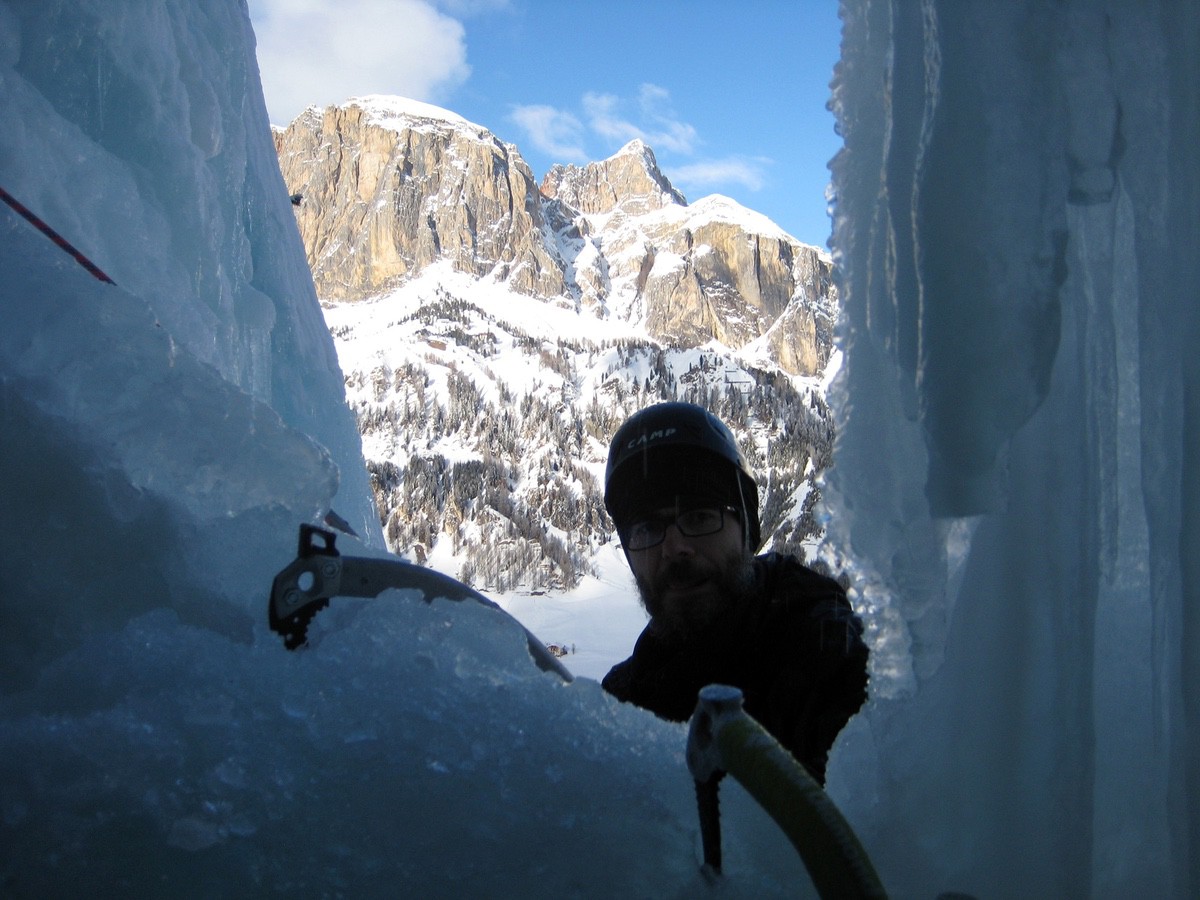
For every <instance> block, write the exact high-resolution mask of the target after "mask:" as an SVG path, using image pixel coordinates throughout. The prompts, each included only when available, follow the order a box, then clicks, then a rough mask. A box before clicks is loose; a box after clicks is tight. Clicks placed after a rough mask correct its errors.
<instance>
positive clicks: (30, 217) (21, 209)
mask: <svg viewBox="0 0 1200 900" xmlns="http://www.w3.org/2000/svg"><path fill="white" fill-rule="evenodd" d="M0 200H3V201H4V202H5V203H7V204H8V205H9V206H11V207H12V208H13V209H14V210H16V211H17V213H18V214H20V216H21V217H22V218H24V219H25V220H26V221H28V222H29V224H30V225H32V226H33V227H34V228H36V229H37V230H38V231H40V232H41V233H42V234H44V235H45V236H46V237H48V238H50V240H52V241H54V243H56V244H58V246H59V247H61V248H62V249H63V250H65V251H66V252H67V253H69V254H70V255H71V256H72V257H73V258H74V260H75V262H77V263H79V264H80V265H81V266H83V267H84V268H85V269H87V270H88V271H89V272H91V273H92V275H93V276H95V277H96V278H98V279H99V280H100V281H104V282H107V283H108V284H116V282H115V281H113V280H112V279H111V278H109V277H108V276H107V275H105V274H104V273H103V272H102V271H100V267H99V266H97V265H96V264H95V263H94V262H92V261H91V260H90V259H88V258H87V257H86V256H84V255H83V254H82V253H80V252H79V251H78V250H76V249H75V248H74V247H73V246H72V245H71V243H70V242H69V241H68V240H67V239H66V238H65V237H63V236H62V235H61V234H59V233H58V232H57V231H55V230H54V229H53V228H51V227H50V226H49V225H47V224H46V223H45V222H43V221H42V220H41V219H39V218H38V217H37V216H36V215H34V214H33V213H32V212H31V211H30V210H29V208H28V207H26V206H25V205H24V204H23V203H21V202H20V201H19V200H17V198H16V197H14V196H13V195H12V194H10V193H9V192H8V191H6V190H5V189H4V188H2V187H0Z"/></svg>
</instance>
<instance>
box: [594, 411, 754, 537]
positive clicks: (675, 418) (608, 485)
mask: <svg viewBox="0 0 1200 900" xmlns="http://www.w3.org/2000/svg"><path fill="white" fill-rule="evenodd" d="M688 494H696V495H701V496H716V497H719V498H721V499H722V500H723V501H724V502H727V503H728V504H729V505H730V506H733V507H735V508H737V509H739V510H741V512H742V520H743V524H744V526H745V535H746V539H747V541H748V545H749V547H750V550H751V551H752V552H753V551H755V550H757V549H758V545H759V542H760V539H761V538H760V533H759V532H760V526H759V521H758V485H757V484H756V483H755V481H754V474H753V472H751V470H750V465H749V463H747V462H746V457H745V456H743V455H742V451H741V450H740V449H739V448H738V445H737V440H736V439H735V438H734V436H733V432H731V431H730V430H729V428H728V427H727V426H726V425H725V423H724V422H722V421H721V420H720V419H718V418H717V417H716V416H714V415H713V414H712V413H711V412H709V411H708V410H707V409H705V408H704V407H702V406H697V405H695V404H694V403H680V402H671V403H659V404H656V405H654V406H649V407H647V408H646V409H643V410H641V411H640V412H637V413H634V415H632V416H630V417H629V419H628V420H627V421H626V422H625V424H624V425H622V426H621V427H620V428H618V429H617V433H616V434H615V435H613V439H612V444H611V445H609V448H608V465H607V467H606V468H605V471H604V507H605V509H607V510H608V514H609V515H610V516H611V517H612V520H613V522H615V523H616V525H617V528H618V529H621V528H623V527H624V525H625V524H627V523H628V522H629V521H630V519H631V517H632V516H635V515H637V514H639V513H641V512H643V511H647V510H648V509H649V508H650V507H653V506H655V505H659V503H660V501H662V500H664V499H665V498H670V497H675V496H685V495H688ZM668 502H669V501H668Z"/></svg>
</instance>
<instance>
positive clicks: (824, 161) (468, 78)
mask: <svg viewBox="0 0 1200 900" xmlns="http://www.w3.org/2000/svg"><path fill="white" fill-rule="evenodd" d="M249 5H250V14H251V18H252V20H253V22H254V27H255V33H256V35H257V38H258V59H259V68H260V70H261V72H262V78H263V89H264V92H265V94H266V99H267V107H268V110H269V111H270V114H271V120H272V121H273V122H274V123H275V124H279V125H284V124H287V122H289V121H290V120H291V119H292V118H294V117H295V116H296V115H297V114H298V113H299V112H300V111H301V110H302V109H303V108H304V107H305V106H308V105H310V104H314V103H315V104H320V105H327V104H333V103H338V102H341V101H342V100H345V99H346V98H348V97H351V96H355V95H361V94H399V95H401V96H405V97H410V98H412V99H415V100H423V101H425V102H427V103H434V104H437V105H438V106H442V107H445V108H446V109H450V110H453V111H454V112H456V113H458V114H460V115H462V116H464V117H466V118H467V119H470V120H471V121H473V122H476V123H478V124H480V125H483V126H485V127H487V128H489V129H490V130H491V131H493V132H495V133H496V134H497V135H498V136H499V137H500V138H501V139H502V140H505V141H509V142H511V143H513V144H516V145H517V147H518V149H519V150H520V151H521V155H522V156H523V157H524V158H525V160H526V161H527V162H528V163H529V165H530V167H531V168H532V169H533V171H534V174H535V176H536V177H538V178H539V179H540V178H541V176H542V175H543V174H545V172H546V170H547V169H549V167H550V166H551V165H553V164H554V163H576V164H582V163H585V162H588V161H591V160H599V159H604V158H606V157H608V156H610V155H612V154H613V153H614V152H616V151H617V150H618V149H620V147H621V146H622V145H623V144H625V143H626V142H627V141H629V140H630V139H632V138H634V137H640V138H642V139H643V140H645V141H646V143H647V144H649V145H650V146H651V147H652V148H653V149H654V152H655V155H656V157H657V158H658V162H659V166H660V168H662V170H663V172H665V173H666V175H667V177H668V178H669V179H670V180H671V182H672V183H673V184H674V185H675V186H676V187H677V188H679V189H680V190H681V191H683V193H684V194H685V195H686V196H687V198H688V200H689V201H691V200H696V199H698V198H700V197H702V196H705V195H706V194H714V193H716V194H725V195H727V196H730V197H733V198H734V199H735V200H737V201H738V202H739V203H741V204H743V205H744V206H747V207H749V208H751V209H753V210H756V211H758V212H761V213H763V214H764V215H766V216H768V217H769V218H771V219H772V220H774V221H775V222H776V223H778V224H779V225H780V226H781V227H782V228H784V229H785V230H786V231H788V232H789V233H791V234H792V235H794V236H795V237H797V238H798V239H800V240H801V241H805V242H807V243H811V244H817V245H819V246H825V243H826V241H827V239H828V237H829V217H828V215H827V213H826V202H825V187H826V185H827V183H828V181H829V170H828V162H829V160H830V158H832V156H833V155H834V153H836V152H837V149H838V147H839V141H838V138H837V135H836V134H835V133H834V122H833V115H832V114H831V113H830V112H829V111H828V110H827V109H826V108H825V104H826V102H827V101H828V99H829V82H830V79H831V78H832V75H833V65H834V63H835V62H836V60H837V57H838V47H839V41H840V33H841V23H840V21H839V20H838V17H837V0H790V2H789V0H740V2H739V0H691V2H685V0H603V2H601V0H595V2H591V0H589V2H583V0H574V2H572V0H249Z"/></svg>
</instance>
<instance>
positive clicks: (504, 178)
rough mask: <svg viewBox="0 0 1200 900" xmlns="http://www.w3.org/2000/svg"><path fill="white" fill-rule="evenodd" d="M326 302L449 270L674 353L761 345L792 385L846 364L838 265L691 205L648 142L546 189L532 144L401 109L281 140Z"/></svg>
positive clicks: (560, 172) (328, 122)
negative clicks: (838, 345) (623, 323)
mask: <svg viewBox="0 0 1200 900" xmlns="http://www.w3.org/2000/svg"><path fill="white" fill-rule="evenodd" d="M276 148H277V150H278V152H279V160H280V168H281V169H282V171H283V175H284V178H285V181H286V182H287V184H288V188H289V190H291V191H293V192H296V193H299V194H301V195H302V196H303V202H302V204H301V205H300V206H299V207H298V208H297V222H298V224H299V227H300V233H301V235H302V238H303V241H304V246H305V250H306V252H307V254H308V259H309V263H310V265H311V266H312V269H313V277H314V280H315V281H316V285H317V293H318V295H319V296H321V297H322V298H323V299H328V300H354V299H360V298H364V297H369V296H377V295H379V294H381V293H384V292H386V291H387V290H389V289H390V288H392V287H394V286H395V285H397V284H399V283H401V282H402V281H404V280H405V279H407V278H409V277H412V276H413V275H415V274H416V273H418V272H420V271H421V270H422V269H423V268H425V267H426V266H428V265H430V264H432V263H434V262H438V261H443V260H446V261H449V262H450V263H451V264H452V265H453V266H454V268H456V269H457V270H459V271H462V272H467V273H470V274H473V275H476V276H478V277H480V278H485V277H486V278H492V279H495V280H497V281H500V282H503V283H505V284H507V285H508V286H509V287H511V288H513V289H514V290H517V291H520V292H522V293H526V294H530V295H534V296H538V297H542V298H545V299H546V300H547V301H549V302H555V303H560V304H573V305H574V306H575V307H576V308H577V309H579V310H580V312H581V313H583V314H593V315H598V316H610V315H615V316H619V317H621V318H622V319H626V320H628V321H631V322H639V323H642V324H643V325H644V327H645V328H646V330H647V332H648V333H649V334H650V335H652V336H654V337H655V338H657V339H659V340H662V341H664V342H667V343H673V344H676V345H683V346H699V345H702V344H704V343H707V342H708V341H710V340H714V339H715V340H717V341H720V342H721V343H722V344H725V345H726V346H728V347H730V348H731V349H739V348H742V347H744V346H746V345H747V344H750V343H752V342H754V341H759V340H761V341H762V342H763V344H764V346H765V348H766V350H767V352H769V354H770V355H771V356H772V358H774V359H775V360H776V361H777V362H778V363H779V365H780V366H781V367H782V368H784V369H785V370H786V371H789V372H792V373H793V374H806V375H813V374H817V373H819V372H820V371H822V370H823V368H824V366H825V364H826V363H827V361H828V358H829V352H830V348H831V346H832V340H831V323H832V319H833V314H834V306H835V303H836V297H835V293H834V291H835V289H834V287H833V283H832V266H831V263H830V261H829V259H828V258H827V257H826V256H825V255H824V254H823V253H822V252H821V251H819V250H818V249H817V248H814V247H810V246H807V245H804V244H801V243H800V242H798V241H797V240H795V239H794V238H792V237H791V236H790V235H788V234H786V233H785V232H783V231H782V230H781V229H779V228H778V226H776V225H774V224H773V223H772V222H771V221H770V220H768V219H767V218H765V217H764V216H761V215H759V214H757V213H754V212H752V211H750V210H748V209H746V208H745V207H742V206H740V205H739V204H737V203H735V202H734V201H733V200H730V199H728V198H726V197H720V196H710V197H705V198H702V199H701V200H699V201H697V202H695V203H693V204H690V205H689V204H688V202H687V200H686V199H685V198H684V196H683V195H682V194H681V193H680V192H679V191H677V190H676V189H675V188H674V187H673V186H672V185H671V183H670V181H669V180H668V179H667V177H666V176H665V175H664V174H663V173H662V172H661V171H660V170H659V168H658V164H657V161H656V160H655V157H654V153H653V151H652V150H651V149H650V148H649V147H647V146H646V145H645V144H644V143H643V142H641V141H636V140H635V141H632V142H630V143H629V144H627V145H626V146H625V147H623V148H622V149H621V150H620V151H618V152H617V153H616V154H614V155H613V156H612V157H610V158H609V159H606V160H603V161H601V162H593V163H589V164H587V165H585V166H560V165H556V166H554V167H553V168H552V169H551V170H550V171H549V172H548V173H547V174H546V176H545V178H544V179H543V180H542V183H541V186H540V188H539V187H538V186H537V185H536V184H535V182H534V179H533V175H532V172H531V171H530V169H529V166H528V165H527V164H526V163H525V161H524V160H523V159H522V158H521V156H520V154H519V152H518V151H517V149H516V147H514V146H513V145H511V144H506V143H504V142H502V141H500V140H499V139H498V138H497V137H496V136H495V135H493V134H492V133H491V132H490V131H488V130H487V129H485V128H483V127H481V126H479V125H475V124H472V123H470V122H468V121H466V120H465V119H462V118H461V117H459V116H457V115H455V114H454V113H450V112H447V111H445V110H441V109H438V108H436V107H431V106H428V105H426V104H421V103H415V102H413V101H408V100H402V99H399V98H389V97H368V98H363V99H360V100H352V101H349V102H347V103H346V104H343V105H341V106H337V107H331V108H329V109H324V110H320V109H316V108H310V109H309V110H307V111H305V113H303V114H302V115H301V116H300V117H299V118H297V119H296V120H295V121H294V122H292V123H291V125H290V126H288V128H287V129H286V130H281V131H278V132H277V133H276Z"/></svg>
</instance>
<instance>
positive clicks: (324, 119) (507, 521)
mask: <svg viewBox="0 0 1200 900" xmlns="http://www.w3.org/2000/svg"><path fill="white" fill-rule="evenodd" d="M276 147H277V150H278V151H279V154H280V162H281V167H282V169H283V171H284V174H285V178H286V180H287V181H288V184H289V188H290V189H292V190H295V191H296V192H297V193H300V194H301V195H302V197H303V202H302V204H301V205H300V206H299V207H298V209H297V220H298V223H299V225H300V230H301V235H302V238H303V241H304V244H305V247H306V248H307V253H308V257H309V261H310V264H311V265H312V267H313V273H314V280H315V282H316V284H317V286H318V290H319V291H320V292H322V294H323V305H324V307H325V313H326V320H327V321H328V323H329V325H330V328H331V331H332V333H333V335H334V337H335V340H336V342H337V344H338V348H339V351H338V352H339V358H340V361H341V364H342V368H343V370H344V371H345V373H346V381H347V393H348V396H349V399H350V402H351V405H352V407H353V408H354V410H355V412H356V414H357V416H358V421H359V426H360V431H361V432H362V434H363V438H364V452H365V454H366V457H367V459H368V466H369V469H370V472H371V476H372V480H373V485H374V487H375V496H376V501H377V503H378V505H379V507H380V512H381V518H382V520H383V522H384V525H385V533H386V537H387V540H388V543H389V546H390V547H391V548H392V549H393V550H395V551H397V552H400V553H403V554H406V555H409V556H411V557H413V558H415V559H417V560H419V561H422V562H426V561H429V560H430V559H431V558H432V559H435V560H436V565H437V566H438V567H439V568H442V569H443V570H446V571H450V572H451V573H453V574H456V575H457V576H458V577H460V578H461V579H463V580H465V581H467V582H469V583H472V584H475V585H477V586H479V587H482V588H485V589H488V590H491V591H499V592H506V591H511V590H513V589H516V588H524V589H533V590H542V589H547V588H550V589H563V588H573V587H575V586H576V585H577V584H578V582H579V580H580V578H581V576H583V575H586V574H588V573H594V572H595V570H596V563H595V557H596V554H597V553H598V552H599V551H600V549H601V548H602V547H604V546H605V545H606V544H608V543H609V542H610V540H611V537H612V526H611V523H610V522H609V521H608V519H607V516H606V514H605V512H604V506H603V501H602V496H601V494H602V477H603V466H604V456H605V453H606V450H607V444H608V440H609V438H610V437H611V435H612V433H613V432H614V431H615V429H616V427H617V426H618V425H619V424H620V422H621V421H622V420H623V419H624V417H625V416H627V415H629V414H631V413H632V412H634V411H635V410H637V409H639V408H641V407H642V406H645V405H647V404H650V403H653V402H656V401H659V400H663V399H676V398H678V399H686V400H692V401H696V402H700V403H703V404H704V405H707V406H710V407H712V408H714V409H715V410H716V411H718V413H719V414H721V415H722V416H723V417H724V418H725V419H726V420H727V421H729V422H730V424H731V426H732V427H733V428H734V429H735V431H736V432H737V433H738V434H739V436H740V437H741V438H742V441H743V445H744V447H745V449H746V451H747V453H748V455H749V456H750V458H751V459H752V460H754V461H755V462H756V463H757V466H758V468H759V469H760V471H761V473H762V474H761V479H760V482H761V484H760V487H761V491H762V497H763V504H762V507H763V512H764V518H765V527H764V535H765V536H766V539H767V541H768V543H769V544H771V545H773V546H775V547H776V548H779V549H785V548H786V549H790V550H796V551H798V552H804V551H803V548H801V544H802V542H803V541H805V540H806V539H812V538H813V537H815V536H816V535H817V534H818V533H819V531H820V528H819V526H818V524H817V523H816V521H815V518H814V515H813V507H814V503H815V501H816V499H817V498H818V496H819V494H818V492H817V491H815V490H813V479H814V476H815V475H816V474H817V473H819V471H820V470H821V469H822V468H823V467H824V465H825V464H826V463H827V461H828V458H829V455H830V452H831V445H832V437H833V432H832V425H831V420H830V416H829V414H828V410H827V407H826V406H825V404H824V400H823V399H822V392H821V390H820V376H821V375H822V374H823V370H824V369H825V367H826V366H827V365H828V362H829V359H830V354H831V331H832V327H831V325H832V321H833V317H834V313H835V304H836V295H835V292H834V289H833V287H832V283H831V265H830V262H829V260H828V258H827V257H826V256H824V255H823V254H822V253H821V252H820V251H818V250H817V249H816V248H813V247H808V246H805V245H803V244H800V243H799V242H798V241H796V240H795V239H794V238H792V237H790V236H789V235H787V234H785V233H784V232H783V231H781V230H780V229H779V228H778V227H777V226H775V225H774V224H773V223H771V222H770V221H769V220H767V219H766V218H765V217H763V216H761V215H759V214H757V213H754V212H753V211H751V210H748V209H745V208H744V207H741V206H739V205H738V204H736V203H734V202H733V201H731V200H729V199H727V198H724V197H717V196H713V197H706V198H704V199H702V200H700V201H699V202H697V203H696V204H693V205H688V204H687V201H686V200H685V198H684V197H683V195H682V194H680V193H679V192H678V191H677V190H675V189H674V187H672V186H671V184H670V182H669V181H668V180H667V178H666V177H665V176H664V175H663V174H662V172H661V171H659V169H658V166H657V164H656V163H655V159H654V154H653V151H652V150H651V149H650V148H649V147H647V146H646V145H645V144H644V143H642V142H641V141H634V142H631V143H630V144H628V145H627V146H626V147H624V148H623V149H622V150H621V151H620V152H618V153H617V154H615V155H614V156H613V157H611V158H610V159H607V160H604V161H602V162H598V163H592V164H589V165H587V166H583V167H576V166H567V167H563V166H555V167H554V168H553V169H552V170H551V171H550V172H549V173H548V174H547V175H546V177H545V178H544V179H543V181H542V184H541V186H540V188H539V187H538V186H536V185H535V182H534V180H533V177H532V175H531V173H530V171H529V167H528V166H527V165H526V164H525V162H524V161H523V160H522V158H521V156H520V153H519V152H518V150H517V148H516V147H514V146H512V145H511V144H505V143H503V142H502V141H500V140H499V139H498V138H496V137H495V136H494V135H493V134H491V133H490V132H489V131H487V130H486V129H484V128H482V127H480V126H478V125H474V124H472V123H470V122H467V121H466V120H464V119H463V118H462V117H460V116H457V115H456V114H454V113H451V112H448V111H445V110H441V109H438V108H437V107H432V106H429V105H428V104H423V103H416V102H414V101H410V100H405V99H401V98H395V97H368V98H363V99H359V100H353V101H349V102H347V103H346V104H343V105H341V106H337V107H332V108H330V109H326V110H318V109H316V108H312V109H309V110H308V111H306V112H305V113H304V114H303V115H301V116H300V117H299V118H297V119H296V121H294V122H293V123H292V124H291V125H290V126H289V127H288V128H287V129H286V130H277V131H276Z"/></svg>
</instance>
